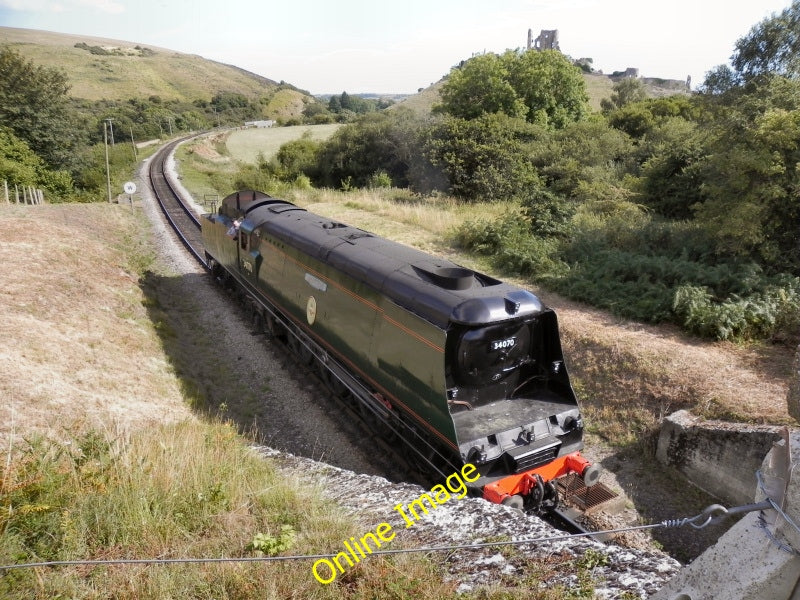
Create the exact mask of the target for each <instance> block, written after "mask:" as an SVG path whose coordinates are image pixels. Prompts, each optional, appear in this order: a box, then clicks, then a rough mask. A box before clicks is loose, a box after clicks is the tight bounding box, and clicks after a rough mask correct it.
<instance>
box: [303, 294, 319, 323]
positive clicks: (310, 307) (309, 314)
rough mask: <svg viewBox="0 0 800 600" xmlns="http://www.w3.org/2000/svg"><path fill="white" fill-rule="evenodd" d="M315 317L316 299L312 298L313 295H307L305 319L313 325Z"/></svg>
mask: <svg viewBox="0 0 800 600" xmlns="http://www.w3.org/2000/svg"><path fill="white" fill-rule="evenodd" d="M316 319H317V299H316V298H314V296H309V297H308V302H307V303H306V320H307V321H308V324H309V325H313V324H314V321H316Z"/></svg>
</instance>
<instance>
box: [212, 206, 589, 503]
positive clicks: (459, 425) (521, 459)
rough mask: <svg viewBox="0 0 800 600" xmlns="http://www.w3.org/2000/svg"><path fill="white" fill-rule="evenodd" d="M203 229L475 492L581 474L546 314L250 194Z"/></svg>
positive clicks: (258, 289)
mask: <svg viewBox="0 0 800 600" xmlns="http://www.w3.org/2000/svg"><path fill="white" fill-rule="evenodd" d="M240 218H242V219H243V220H242V222H241V225H240V227H239V231H238V233H237V237H236V239H231V237H229V236H228V235H227V233H228V231H229V229H230V227H231V225H232V223H233V222H234V221H235V220H236V219H240ZM202 227H203V239H204V243H205V244H206V250H207V253H208V254H209V256H210V257H212V259H213V260H214V261H216V262H217V263H218V264H219V265H221V266H222V267H223V268H224V269H225V270H227V271H228V272H229V273H231V274H232V275H233V276H234V277H235V278H236V279H237V281H239V282H240V283H241V284H242V285H244V286H245V287H246V288H247V289H249V290H250V291H251V293H254V294H257V295H259V296H261V297H263V298H264V299H265V300H266V301H267V302H268V303H269V304H270V305H272V306H274V307H276V308H277V309H278V310H279V311H280V312H281V313H282V314H283V315H285V316H286V318H288V319H290V320H291V322H292V323H293V324H294V325H295V326H296V327H298V328H300V329H301V330H302V331H303V332H304V333H305V334H306V335H308V336H309V337H310V338H311V339H313V340H314V341H315V342H316V343H317V344H319V345H320V346H321V347H323V348H324V349H325V350H326V351H327V352H329V353H330V354H331V355H332V356H333V357H335V358H336V360H338V361H339V362H341V364H343V365H345V366H346V367H347V369H349V370H350V371H351V372H353V373H355V374H356V375H357V376H358V377H359V378H360V379H361V380H362V381H364V382H365V383H366V384H367V385H368V386H369V387H370V388H371V389H373V390H374V391H375V392H376V393H377V394H380V396H381V397H382V398H383V399H385V401H387V402H388V403H389V405H390V406H392V407H393V408H394V409H396V410H398V411H400V412H401V413H402V415H403V417H404V420H405V421H406V422H408V423H409V424H411V426H413V427H416V428H417V429H418V430H421V431H423V432H424V433H425V434H426V435H427V436H428V437H429V438H430V439H431V440H433V441H434V443H436V444H437V445H439V446H440V447H441V448H442V449H444V451H445V452H448V453H449V454H450V456H452V458H453V461H454V462H457V463H460V464H463V463H465V462H472V463H473V464H475V465H476V466H477V467H478V470H479V472H480V473H481V475H482V477H481V479H480V480H479V481H480V482H481V484H482V485H486V484H493V485H494V488H492V489H493V490H494V491H493V492H491V493H490V494H489V495H488V496H487V494H486V493H484V495H485V496H487V497H490V499H492V500H495V501H501V500H502V499H503V498H505V497H508V496H510V495H512V494H517V493H519V494H524V493H527V492H529V491H530V489H531V486H532V485H534V484H535V481H534V480H533V479H532V477H531V476H530V473H531V472H532V471H533V470H534V469H537V468H542V467H545V466H546V465H548V464H555V463H558V468H554V467H552V465H551V468H550V471H546V472H547V479H550V478H552V477H553V476H558V475H561V474H564V472H565V470H566V471H569V470H577V471H578V472H580V470H582V469H583V468H584V467H585V466H586V463H585V461H583V462H581V461H580V460H579V461H577V462H576V461H574V460H573V461H571V462H569V461H567V460H566V457H567V456H568V455H570V456H573V455H575V453H577V451H578V450H580V449H581V448H582V430H583V423H582V420H581V417H580V412H579V410H578V405H577V400H576V398H575V395H574V392H573V391H572V387H571V385H570V382H569V377H568V374H567V370H566V367H565V365H564V360H563V356H562V352H561V346H560V342H559V337H558V326H557V322H556V318H555V314H554V313H553V312H552V311H551V310H550V309H548V308H546V307H544V306H543V305H542V304H541V302H539V300H538V298H536V296H534V295H533V294H531V293H530V292H528V291H525V290H522V289H521V288H518V287H516V286H512V285H508V284H505V283H503V282H500V281H498V280H496V279H493V278H491V277H489V276H486V275H483V274H480V273H476V272H474V271H471V270H469V269H464V268H463V267H460V266H458V265H456V264H454V263H452V262H450V261H447V260H443V259H439V258H436V257H432V256H430V255H428V254H426V253H424V252H421V251H418V250H415V249H412V248H408V247H406V246H403V245H401V244H397V243H395V242H391V241H389V240H385V239H382V238H379V237H377V236H374V235H372V234H370V233H368V232H365V231H362V230H360V229H357V228H354V227H350V226H347V225H344V224H341V223H337V222H335V221H331V220H330V219H326V218H324V217H320V216H317V215H314V214H312V213H309V212H307V211H305V210H303V209H300V208H298V207H296V206H295V205H293V204H291V203H288V202H284V201H281V200H277V199H274V198H271V197H269V196H267V195H265V194H261V193H259V192H252V191H246V192H237V193H236V194H232V195H231V196H229V197H227V198H226V199H225V200H224V201H223V204H222V206H221V207H220V210H219V212H218V213H217V214H215V215H207V216H206V218H205V219H203V225H202ZM559 461H560V462H559ZM526 474H528V475H527V476H526ZM526 477H527V479H526ZM532 482H533V483H532Z"/></svg>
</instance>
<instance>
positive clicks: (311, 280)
mask: <svg viewBox="0 0 800 600" xmlns="http://www.w3.org/2000/svg"><path fill="white" fill-rule="evenodd" d="M305 280H306V283H308V285H310V286H311V287H312V288H314V289H315V290H319V291H320V292H324V291H326V290H327V289H328V284H327V283H325V282H324V281H322V280H321V279H320V278H319V277H314V276H313V275H312V274H311V273H306V276H305Z"/></svg>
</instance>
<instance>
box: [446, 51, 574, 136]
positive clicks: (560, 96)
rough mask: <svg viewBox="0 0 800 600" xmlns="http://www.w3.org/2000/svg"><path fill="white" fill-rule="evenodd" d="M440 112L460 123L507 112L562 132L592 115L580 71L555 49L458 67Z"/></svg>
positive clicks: (510, 53) (479, 60) (473, 60)
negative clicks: (568, 126) (575, 122)
mask: <svg viewBox="0 0 800 600" xmlns="http://www.w3.org/2000/svg"><path fill="white" fill-rule="evenodd" d="M441 97H442V104H441V106H440V107H439V108H438V110H439V111H441V112H445V113H447V114H450V115H452V116H453V117H457V118H461V119H476V118H479V117H481V116H482V115H486V114H494V113H503V114H505V115H507V116H508V117H512V118H524V119H526V120H527V121H528V122H530V123H537V124H540V125H545V126H547V127H550V128H562V127H564V126H566V125H567V124H568V123H571V122H574V121H578V120H580V119H582V118H583V117H585V116H586V115H587V114H588V113H589V106H588V96H587V94H586V84H585V83H584V80H583V76H582V75H581V70H580V69H579V68H578V67H576V66H574V65H573V64H572V63H571V62H570V61H569V60H568V59H567V58H566V57H565V56H564V55H563V54H561V53H560V52H557V51H555V50H546V51H543V52H538V51H527V52H517V51H514V50H508V51H506V52H505V53H504V54H502V55H497V54H491V53H490V54H482V55H479V56H475V57H473V58H471V59H469V60H468V61H466V62H465V63H463V64H462V65H461V66H459V67H456V68H454V69H453V70H452V71H451V72H450V75H449V76H448V79H447V81H446V82H445V83H444V85H443V86H442V90H441Z"/></svg>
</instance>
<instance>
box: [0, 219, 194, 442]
mask: <svg viewBox="0 0 800 600" xmlns="http://www.w3.org/2000/svg"><path fill="white" fill-rule="evenodd" d="M141 218H143V217H141V215H140V214H139V213H138V212H133V211H131V209H130V208H129V207H122V206H118V205H52V206H50V205H44V206H35V207H34V206H15V205H4V206H0V261H2V265H3V269H2V276H0V281H2V284H1V285H0V289H2V295H0V307H2V308H1V309H0V312H2V314H3V318H2V319H0V394H2V396H3V397H4V398H5V402H4V403H3V407H2V413H3V416H2V418H0V436H1V437H3V438H6V437H7V436H10V435H11V434H12V432H13V431H14V430H15V429H16V430H17V431H18V432H24V433H30V432H32V431H38V432H42V433H49V434H54V435H56V436H61V435H64V436H66V437H69V434H68V433H67V432H73V433H74V432H75V431H80V430H85V429H87V428H100V429H108V428H113V427H115V424H124V426H129V425H130V424H131V423H137V424H143V423H155V422H164V421H173V420H183V419H187V418H190V412H189V410H188V409H187V407H186V406H185V405H184V403H183V400H182V397H181V393H180V387H179V385H178V383H177V380H176V378H175V376H174V374H173V372H172V370H171V367H170V366H169V364H168V363H167V361H166V360H165V357H164V355H163V352H162V351H161V349H160V347H159V341H158V336H157V335H156V334H155V331H154V327H155V325H154V324H153V323H152V322H151V321H150V319H149V318H148V315H147V311H146V308H145V306H144V305H143V301H144V295H143V293H142V290H141V289H140V288H139V285H138V274H137V269H138V268H139V267H140V266H141V265H142V263H147V262H149V261H150V260H152V254H151V252H152V251H151V250H149V249H148V247H147V245H146V241H145V240H143V239H139V238H137V234H136V233H134V232H136V231H140V230H141V229H142V227H141V223H140V222H139V219H141ZM124 232H130V233H124Z"/></svg>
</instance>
